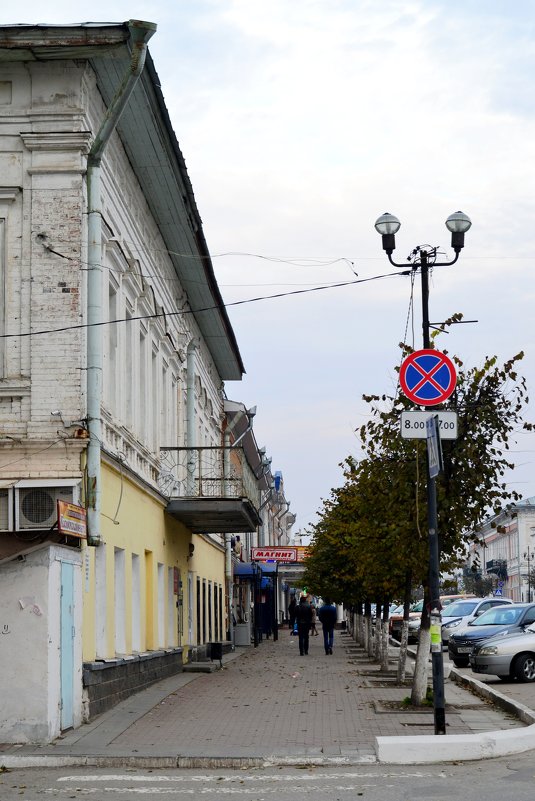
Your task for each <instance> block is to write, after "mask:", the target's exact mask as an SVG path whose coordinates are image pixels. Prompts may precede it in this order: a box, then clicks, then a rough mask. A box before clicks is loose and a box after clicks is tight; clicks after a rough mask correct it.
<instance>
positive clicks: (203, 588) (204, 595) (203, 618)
mask: <svg viewBox="0 0 535 801" xmlns="http://www.w3.org/2000/svg"><path fill="white" fill-rule="evenodd" d="M206 634H207V626H206V579H203V581H202V642H207V639H206Z"/></svg>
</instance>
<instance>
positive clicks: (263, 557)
mask: <svg viewBox="0 0 535 801" xmlns="http://www.w3.org/2000/svg"><path fill="white" fill-rule="evenodd" d="M251 561H253V562H297V548H295V547H291V548H277V547H275V546H268V547H266V548H260V547H258V548H251Z"/></svg>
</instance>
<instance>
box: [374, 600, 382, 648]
mask: <svg viewBox="0 0 535 801" xmlns="http://www.w3.org/2000/svg"><path fill="white" fill-rule="evenodd" d="M381 645H382V641H381V610H380V608H379V604H377V606H376V609H375V637H374V643H373V658H374V659H375V661H376V662H380V661H381Z"/></svg>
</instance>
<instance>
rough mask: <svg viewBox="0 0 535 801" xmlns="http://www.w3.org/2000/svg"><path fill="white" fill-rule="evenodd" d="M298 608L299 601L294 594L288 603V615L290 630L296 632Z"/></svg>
mask: <svg viewBox="0 0 535 801" xmlns="http://www.w3.org/2000/svg"><path fill="white" fill-rule="evenodd" d="M296 609H297V602H296V600H295V595H292V599H291V601H290V603H289V604H288V617H289V619H290V631H291V633H292V634H293V633H294V623H295V610H296Z"/></svg>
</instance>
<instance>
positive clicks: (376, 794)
mask: <svg viewBox="0 0 535 801" xmlns="http://www.w3.org/2000/svg"><path fill="white" fill-rule="evenodd" d="M534 786H535V768H534V766H533V754H532V753H528V754H524V755H523V756H518V757H514V758H510V759H502V760H487V761H485V762H473V763H465V764H462V765H455V764H452V765H437V766H425V767H419V766H411V767H388V766H385V767H382V766H375V765H374V766H370V767H366V766H362V767H360V768H354V767H351V768H349V767H348V768H329V769H326V768H319V767H318V768H306V769H304V770H297V769H295V768H265V769H247V770H234V771H229V770H212V771H194V770H166V771H164V770H151V771H147V770H144V771H143V770H136V769H132V770H122V771H120V770H116V771H111V770H109V769H107V770H105V769H98V770H95V769H93V768H91V769H87V768H86V769H82V768H79V769H72V768H63V769H56V768H46V769H42V768H39V769H38V768H30V769H23V770H11V771H9V772H7V773H3V774H1V775H0V798H1V799H2V801H14V799H17V801H20V799H21V798H23V799H24V801H39V800H40V799H43V797H51V798H56V799H59V800H60V801H61V799H73V798H74V799H77V798H84V797H85V796H88V797H90V798H94V799H95V800H96V801H111V800H112V799H117V798H121V799H127V800H129V799H132V800H133V799H137V798H143V799H144V801H162V799H166V801H167V800H168V799H169V801H173V799H175V800H176V801H178V799H184V798H194V799H197V798H202V797H206V798H210V799H232V798H236V799H240V801H262V799H265V800H266V801H269V799H276V801H296V799H298V800H299V801H301V799H302V798H306V799H307V801H326V799H328V801H349V799H352V801H354V799H356V798H363V799H367V800H368V801H417V800H418V799H422V801H423V800H424V799H425V801H451V799H454V798H462V799H463V801H503V799H504V798H514V799H515V801H533V797H534Z"/></svg>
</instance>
